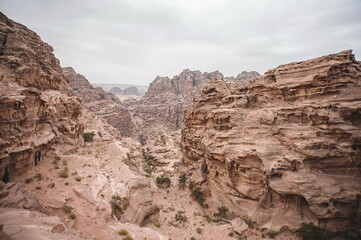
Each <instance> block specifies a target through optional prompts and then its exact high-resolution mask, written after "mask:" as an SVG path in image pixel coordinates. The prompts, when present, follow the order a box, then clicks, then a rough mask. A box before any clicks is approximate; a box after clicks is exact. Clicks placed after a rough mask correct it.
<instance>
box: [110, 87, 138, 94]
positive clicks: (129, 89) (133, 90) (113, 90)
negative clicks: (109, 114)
mask: <svg viewBox="0 0 361 240" xmlns="http://www.w3.org/2000/svg"><path fill="white" fill-rule="evenodd" d="M109 92H110V93H113V94H115V95H125V96H140V93H139V91H138V88H136V87H127V88H125V89H124V90H123V89H121V88H120V87H112V88H111V89H110V90H109Z"/></svg>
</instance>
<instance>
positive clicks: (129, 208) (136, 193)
mask: <svg viewBox="0 0 361 240" xmlns="http://www.w3.org/2000/svg"><path fill="white" fill-rule="evenodd" d="M126 187H127V188H128V189H129V192H128V195H127V197H126V198H125V199H124V201H125V202H126V203H127V204H126V208H125V210H124V213H123V214H122V215H121V217H120V221H121V222H128V223H134V224H137V225H139V226H142V225H143V223H144V221H145V219H146V218H147V217H149V216H151V215H153V214H155V213H157V212H158V211H159V207H158V206H157V205H156V204H155V203H154V202H153V194H152V192H151V190H150V185H149V181H148V180H147V179H141V178H138V179H131V180H129V182H128V183H127V185H126Z"/></svg>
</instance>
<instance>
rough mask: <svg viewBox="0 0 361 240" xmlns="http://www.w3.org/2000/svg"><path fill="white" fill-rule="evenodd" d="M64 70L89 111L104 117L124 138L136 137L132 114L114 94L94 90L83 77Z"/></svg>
mask: <svg viewBox="0 0 361 240" xmlns="http://www.w3.org/2000/svg"><path fill="white" fill-rule="evenodd" d="M62 70H63V73H64V76H65V78H66V79H67V81H68V82H69V84H70V86H71V87H72V88H73V90H74V92H75V94H76V95H77V96H78V97H79V98H80V99H81V101H82V102H83V104H84V106H85V107H86V108H87V109H89V110H91V111H92V112H94V113H96V114H97V115H99V116H101V117H103V118H104V119H105V120H106V121H107V122H108V123H109V124H110V125H112V126H113V127H115V128H116V129H118V130H119V132H120V134H121V135H122V136H124V137H131V136H133V135H134V126H133V122H132V119H131V116H130V113H129V111H128V110H127V108H125V107H124V106H122V105H121V102H120V101H119V99H118V98H117V97H116V96H115V95H114V94H112V93H108V92H106V91H104V90H103V89H102V88H100V87H96V88H94V87H93V86H92V85H91V84H90V83H89V81H88V80H87V79H86V78H85V77H84V76H83V75H81V74H78V73H76V72H75V70H74V69H73V68H71V67H66V68H63V69H62Z"/></svg>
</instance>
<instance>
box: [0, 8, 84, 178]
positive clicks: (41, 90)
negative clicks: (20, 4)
mask: <svg viewBox="0 0 361 240" xmlns="http://www.w3.org/2000/svg"><path fill="white" fill-rule="evenodd" d="M52 52H53V49H52V47H51V46H49V45H48V44H46V43H44V42H43V41H41V39H40V37H39V36H38V35H37V34H36V33H34V32H33V31H31V30H29V29H27V28H26V27H25V26H23V25H21V24H18V23H15V22H13V21H12V20H10V19H8V18H7V17H6V16H5V15H3V14H2V13H0V174H1V177H2V180H3V181H5V182H7V181H9V180H11V178H12V177H13V176H15V175H17V174H19V173H21V172H23V171H25V170H26V169H27V168H28V167H29V166H32V165H34V164H35V165H36V164H39V163H40V162H41V160H42V157H43V155H44V154H46V152H47V151H48V150H49V149H50V148H51V145H52V144H53V143H56V142H64V141H65V142H74V141H76V139H77V138H78V137H79V135H80V133H81V131H82V125H81V124H79V123H78V121H77V118H78V115H79V114H80V111H81V107H80V101H79V99H78V98H77V97H75V96H73V92H72V90H71V88H70V87H69V85H68V84H67V82H66V80H65V79H64V77H63V75H62V71H61V68H60V65H59V61H58V59H56V58H55V56H54V55H53V53H52Z"/></svg>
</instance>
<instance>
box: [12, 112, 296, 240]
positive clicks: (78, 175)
mask: <svg viewBox="0 0 361 240" xmlns="http://www.w3.org/2000/svg"><path fill="white" fill-rule="evenodd" d="M82 119H83V122H84V125H85V132H91V131H94V132H95V133H96V136H95V137H94V142H92V143H86V144H83V145H79V146H70V145H58V146H57V147H56V148H55V149H54V150H53V151H51V152H50V153H48V154H47V156H46V157H44V159H42V162H41V164H40V165H39V166H36V167H34V168H33V169H32V170H30V171H28V172H27V173H26V174H25V175H23V176H21V177H20V178H19V179H18V180H19V181H25V179H27V178H31V177H32V178H33V181H32V182H30V183H28V184H27V187H28V188H29V189H30V190H32V191H35V192H36V195H37V197H38V199H39V200H40V203H41V205H42V206H43V207H44V209H45V212H47V213H48V214H50V215H57V216H59V217H60V218H61V219H62V220H63V221H64V222H65V223H66V225H67V226H68V227H71V228H74V229H76V230H78V231H80V232H81V233H82V234H83V236H84V237H85V238H86V239H91V240H95V239H97V240H112V239H123V237H124V236H120V235H118V231H119V230H121V229H126V230H127V231H128V234H129V236H131V237H132V238H133V239H136V240H138V239H139V240H141V239H142V240H143V239H147V240H152V239H154V240H156V239H161V240H163V239H164V240H166V239H172V240H183V239H191V238H192V237H193V238H194V239H196V240H219V239H223V240H234V239H241V238H239V237H240V236H239V235H237V234H236V233H234V232H233V229H232V226H231V224H230V223H227V222H219V223H216V222H210V223H209V222H207V220H206V219H205V217H203V215H205V214H208V215H209V214H210V213H209V210H206V209H205V208H203V207H201V206H200V205H199V204H198V203H196V202H195V201H194V200H193V199H191V198H190V192H189V190H188V189H187V188H185V189H183V190H181V189H179V187H178V177H179V174H180V171H179V169H177V167H176V166H177V165H178V164H179V163H180V161H181V153H180V149H179V146H178V145H177V141H176V139H175V138H177V137H178V135H177V134H174V135H168V136H164V137H163V138H162V139H163V140H162V141H161V143H159V141H155V142H154V143H152V144H150V145H147V146H143V147H141V146H140V145H139V144H138V143H137V142H135V141H134V140H133V139H130V138H128V139H122V140H117V139H115V138H113V137H112V135H111V134H110V133H109V132H111V131H110V130H111V128H109V126H106V125H105V124H104V122H103V121H101V120H100V119H98V118H97V117H96V116H94V115H91V114H90V113H87V114H85V116H83V118H82ZM109 129H110V130H109ZM98 132H100V134H98ZM100 135H102V137H100ZM153 144H154V145H153ZM143 151H146V152H147V153H149V154H151V155H152V156H154V157H155V159H156V163H157V166H156V167H155V169H153V171H152V173H151V174H149V173H146V172H145V171H143V169H144V168H145V166H146V163H145V161H144V159H143V153H142V152H143ZM65 168H67V169H68V176H67V177H66V178H63V177H60V176H59V174H60V173H61V172H62V171H64V169H65ZM146 175H147V177H148V178H151V179H152V180H151V182H152V185H151V189H152V192H153V196H154V202H155V203H157V205H159V206H160V212H159V213H158V214H157V215H155V216H153V217H152V218H150V219H148V221H147V222H146V223H145V225H144V226H142V227H139V226H137V225H134V224H129V223H120V222H118V221H116V220H115V219H113V217H111V214H110V212H111V209H110V204H109V201H110V199H111V197H112V196H113V195H115V194H117V195H120V196H122V195H124V194H125V190H126V189H125V184H126V183H127V182H128V181H129V180H130V179H132V178H146ZM160 175H167V176H169V177H170V178H171V182H172V184H171V186H170V187H169V188H166V189H162V188H158V187H157V186H156V184H155V179H156V177H157V176H160ZM39 176H41V177H39ZM64 205H68V206H71V207H72V210H71V214H70V213H66V212H65V211H64V209H63V206H64ZM178 211H183V212H184V213H183V215H185V216H186V217H187V221H185V222H177V221H176V220H175V215H176V213H177V212H178ZM206 211H208V212H206ZM74 216H75V217H74ZM73 218H75V219H73ZM230 234H231V235H232V234H233V236H229V235H230ZM244 236H246V237H247V239H270V238H269V237H268V236H265V238H262V235H261V233H260V232H258V231H256V230H247V232H246V233H245V234H244ZM244 239H245V238H244ZM275 239H287V240H289V239H297V238H295V237H293V236H292V235H288V234H284V235H278V236H277V237H276V238H275Z"/></svg>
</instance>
